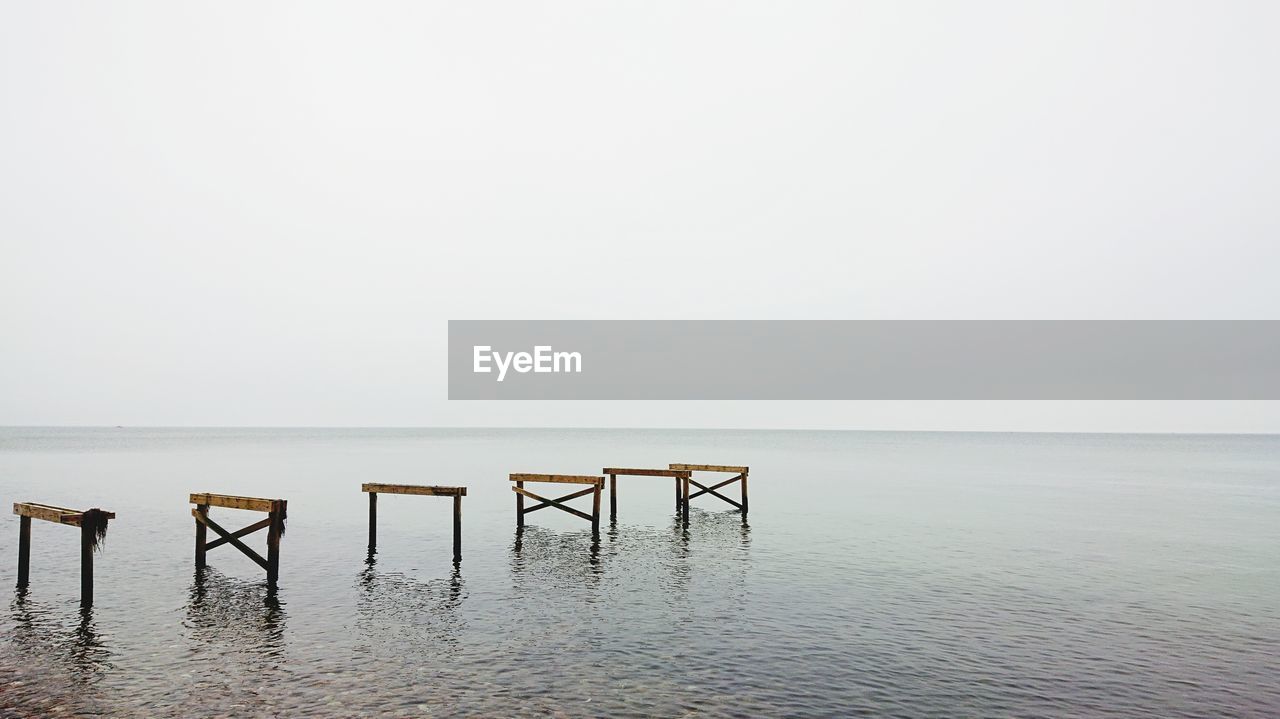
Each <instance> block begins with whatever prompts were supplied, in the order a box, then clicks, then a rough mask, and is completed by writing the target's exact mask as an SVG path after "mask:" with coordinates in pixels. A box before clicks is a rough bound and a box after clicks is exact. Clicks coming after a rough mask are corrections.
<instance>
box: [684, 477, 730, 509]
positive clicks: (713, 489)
mask: <svg viewBox="0 0 1280 719" xmlns="http://www.w3.org/2000/svg"><path fill="white" fill-rule="evenodd" d="M740 479H742V475H738V476H736V477H733V478H730V479H726V480H725V481H723V482H721V483H720V484H716V485H712V486H710V487H708V486H706V485H705V484H702V483H701V482H699V481H697V480H696V479H690V480H689V484H692V485H694V486H695V487H698V488H700V489H701V490H702V491H701V492H694V493H692V494H690V495H689V499H693V498H694V497H698V496H701V495H704V494H710V495H713V496H715V497H719V498H720V499H723V500H724V501H726V502H728V503H729V504H732V505H733V506H735V507H737V508H738V509H742V505H741V504H739V503H738V502H735V501H733V500H732V499H729V498H728V497H726V496H724V495H723V494H720V493H719V492H717V491H716V490H717V489H720V488H721V487H723V486H725V485H726V484H732V483H733V482H737V481H738V480H740Z"/></svg>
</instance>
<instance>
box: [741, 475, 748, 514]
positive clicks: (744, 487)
mask: <svg viewBox="0 0 1280 719" xmlns="http://www.w3.org/2000/svg"><path fill="white" fill-rule="evenodd" d="M742 516H744V517H745V516H747V472H746V470H743V472H742Z"/></svg>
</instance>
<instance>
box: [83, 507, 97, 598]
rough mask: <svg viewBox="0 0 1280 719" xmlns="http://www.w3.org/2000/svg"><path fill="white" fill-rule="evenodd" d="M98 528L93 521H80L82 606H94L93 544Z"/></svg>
mask: <svg viewBox="0 0 1280 719" xmlns="http://www.w3.org/2000/svg"><path fill="white" fill-rule="evenodd" d="M96 530H97V528H96V527H95V526H94V525H93V523H91V522H86V521H83V520H82V521H81V522H80V606H82V607H89V606H93V545H94V543H95V540H94V532H95V531H96Z"/></svg>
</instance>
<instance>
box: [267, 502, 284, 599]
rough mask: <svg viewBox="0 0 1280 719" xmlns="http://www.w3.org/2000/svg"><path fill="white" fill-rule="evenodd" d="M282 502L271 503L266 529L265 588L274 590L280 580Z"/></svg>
mask: <svg viewBox="0 0 1280 719" xmlns="http://www.w3.org/2000/svg"><path fill="white" fill-rule="evenodd" d="M283 504H284V503H283V502H280V501H277V502H272V503H271V514H270V518H271V524H270V525H269V526H268V527H267V587H269V588H271V589H275V587H276V582H277V581H278V580H279V579H280V530H281V526H280V525H281V523H282V522H283V518H282V517H281V516H280V515H281V514H282V510H283V509H284V507H283V506H281V505H283Z"/></svg>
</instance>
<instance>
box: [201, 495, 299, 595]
mask: <svg viewBox="0 0 1280 719" xmlns="http://www.w3.org/2000/svg"><path fill="white" fill-rule="evenodd" d="M190 501H191V503H192V504H194V505H196V506H195V507H194V508H193V509H192V510H191V516H193V517H195V520H196V569H200V568H202V567H204V566H205V554H206V552H208V551H209V550H210V549H215V548H217V547H221V546H222V545H224V544H230V545H231V546H233V547H235V548H236V549H238V550H239V551H240V553H241V554H243V555H244V556H246V557H248V558H249V559H251V560H253V563H254V564H257V565H258V566H259V567H262V569H263V570H265V571H266V573H267V586H268V587H270V588H272V589H274V588H275V587H276V583H277V582H278V581H279V578H280V538H281V537H283V536H284V529H285V518H286V515H287V510H288V502H286V501H285V500H283V499H263V498H261V497H237V496H234V495H230V494H211V493H208V492H201V493H196V494H192V495H191V497H190ZM210 507H225V508H227V509H245V510H249V511H251V512H265V513H266V514H267V518H266V519H263V520H260V521H257V522H254V523H253V524H250V525H249V526H247V527H244V528H242V529H237V530H236V531H234V532H228V531H227V530H226V529H224V528H223V527H222V525H220V524H218V523H217V522H215V521H213V520H212V519H210V518H209V508H210ZM206 527H207V528H208V529H212V530H213V532H214V534H217V535H218V539H215V540H213V541H212V542H206V541H205V537H206V534H205V528H206ZM261 529H266V530H267V557H266V559H263V558H262V555H261V554H258V553H257V552H255V551H254V550H252V549H250V548H249V546H248V545H246V544H245V543H244V542H242V541H240V538H241V537H245V536H248V535H250V534H253V533H254V532H257V531H258V530H261Z"/></svg>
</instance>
